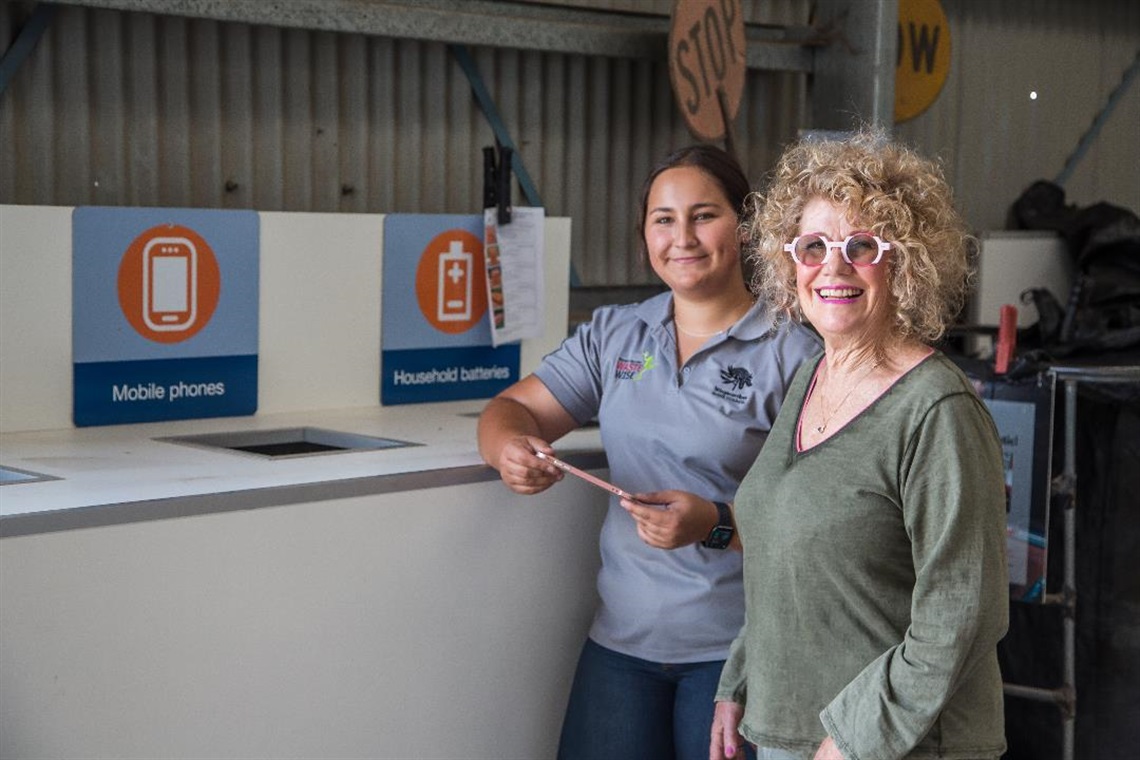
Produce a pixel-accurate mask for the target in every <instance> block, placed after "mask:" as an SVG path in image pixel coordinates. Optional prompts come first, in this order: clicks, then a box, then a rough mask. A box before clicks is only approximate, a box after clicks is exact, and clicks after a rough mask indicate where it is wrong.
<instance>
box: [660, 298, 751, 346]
mask: <svg viewBox="0 0 1140 760" xmlns="http://www.w3.org/2000/svg"><path fill="white" fill-rule="evenodd" d="M753 303H755V302H754V301H751V300H749V302H748V309H751V308H752V304H753ZM748 309H745V312H747V311H748ZM740 316H743V314H741V315H740ZM740 316H736V317H733V319H732V321H731V322H729V323H728V325H727V326H726V327H723V328H721V329H720V330H713V331H712V332H692V331H691V330H686V329H685V328H684V327H681V323H680V322H678V321H677V315H676V314H674V315H673V326H674V327H676V328H677V332H681V333H685V335H688V336H689V337H690V338H711V337H712V336H714V335H720V334H721V333H723V332H728V328H729V327H732V326H733V325H734V324H736V323H737V322H738V321H739V320H740Z"/></svg>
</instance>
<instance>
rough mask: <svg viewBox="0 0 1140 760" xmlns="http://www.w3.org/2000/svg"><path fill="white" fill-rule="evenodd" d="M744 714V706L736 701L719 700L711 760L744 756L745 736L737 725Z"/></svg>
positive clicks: (729, 759)
mask: <svg viewBox="0 0 1140 760" xmlns="http://www.w3.org/2000/svg"><path fill="white" fill-rule="evenodd" d="M743 716H744V706H743V705H738V704H736V703H735V702H717V703H716V710H715V712H714V713H713V723H712V737H711V740H710V741H709V760H733V758H736V757H742V756H743V752H742V751H741V750H743V749H744V743H745V741H744V737H743V736H741V735H740V732H739V731H738V730H737V727H738V726H739V725H740V719H741V718H742V717H743Z"/></svg>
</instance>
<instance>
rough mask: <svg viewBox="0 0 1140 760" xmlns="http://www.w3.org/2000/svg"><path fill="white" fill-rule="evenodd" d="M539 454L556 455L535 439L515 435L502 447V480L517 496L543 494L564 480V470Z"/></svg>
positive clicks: (548, 447)
mask: <svg viewBox="0 0 1140 760" xmlns="http://www.w3.org/2000/svg"><path fill="white" fill-rule="evenodd" d="M536 451H541V452H543V453H544V454H550V455H551V456H554V449H552V448H550V444H549V443H547V442H546V441H544V440H542V439H541V438H535V437H534V436H529V435H518V436H514V437H512V438H509V439H508V440H507V442H506V443H504V444H503V448H502V450H501V451H500V452H499V462H498V466H499V477H500V478H502V480H503V482H504V483H505V484H506V485H507V487H508V488H510V489H511V490H512V491H514V492H515V493H520V494H524V495H527V496H530V495H533V494H536V493H542V492H543V491H545V490H546V489H547V488H550V487H551V486H552V485H554V484H555V483H557V482H558V481H560V480H562V477H563V473H562V470H560V469H558V468H557V467H555V466H554V465H552V464H550V462H544V461H542V460H541V459H539V458H538V457H536V456H535V455H534V453H535V452H536Z"/></svg>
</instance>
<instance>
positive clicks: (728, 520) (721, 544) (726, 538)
mask: <svg viewBox="0 0 1140 760" xmlns="http://www.w3.org/2000/svg"><path fill="white" fill-rule="evenodd" d="M713 504H715V505H716V525H714V526H713V529H712V530H710V531H709V536H708V538H706V539H705V540H704V541H701V546H703V547H705V548H706V549H727V548H728V545H729V544H730V543H732V535H733V534H734V533H735V532H736V528H735V527H734V526H733V524H732V510H731V509H729V508H728V505H727V504H725V503H724V502H723V501H714V502H713Z"/></svg>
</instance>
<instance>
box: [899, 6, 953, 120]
mask: <svg viewBox="0 0 1140 760" xmlns="http://www.w3.org/2000/svg"><path fill="white" fill-rule="evenodd" d="M949 73H950V24H949V23H948V22H947V21H946V14H945V13H944V12H943V10H942V5H941V3H939V2H938V0H899V32H898V61H897V62H896V65H895V121H896V122H899V121H906V120H907V119H913V118H914V117H915V116H918V115H919V114H920V113H922V112H923V111H925V110H926V109H927V108H929V107H930V104H931V103H933V102H934V101H935V100H936V99H937V98H938V93H939V92H941V91H942V85H944V84H945V83H946V76H947V75H948V74H949Z"/></svg>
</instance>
